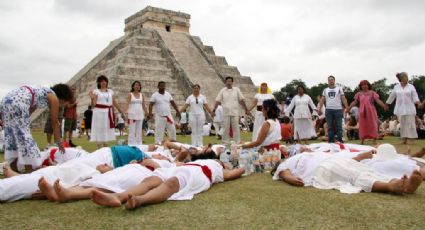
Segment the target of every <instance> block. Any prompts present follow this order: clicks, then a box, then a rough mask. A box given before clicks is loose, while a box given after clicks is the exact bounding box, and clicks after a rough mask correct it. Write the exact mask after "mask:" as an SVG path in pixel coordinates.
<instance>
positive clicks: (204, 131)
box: [202, 124, 211, 136]
mask: <svg viewBox="0 0 425 230" xmlns="http://www.w3.org/2000/svg"><path fill="white" fill-rule="evenodd" d="M210 131H211V126H210V124H205V125H204V126H202V136H209V135H210Z"/></svg>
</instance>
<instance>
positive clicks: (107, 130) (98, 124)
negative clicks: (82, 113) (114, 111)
mask: <svg viewBox="0 0 425 230" xmlns="http://www.w3.org/2000/svg"><path fill="white" fill-rule="evenodd" d="M93 93H94V94H95V95H96V96H97V102H96V103H97V104H101V105H105V106H112V97H113V95H114V92H113V91H112V90H110V89H108V91H107V92H102V91H100V90H99V89H95V90H94V91H93ZM109 113H110V111H109V109H108V108H96V106H95V108H94V109H93V118H92V126H91V138H90V141H92V142H107V141H113V140H115V127H113V128H111V127H110V121H109Z"/></svg>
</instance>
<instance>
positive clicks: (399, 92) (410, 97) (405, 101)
mask: <svg viewBox="0 0 425 230" xmlns="http://www.w3.org/2000/svg"><path fill="white" fill-rule="evenodd" d="M396 98H397V100H396V102H395V107H394V114H395V115H398V116H403V115H416V107H415V103H416V102H419V97H418V93H417V92H416V89H415V87H414V86H413V85H412V84H407V85H406V86H405V87H404V88H403V87H402V86H401V84H397V85H395V86H394V89H393V91H391V94H390V96H389V97H388V100H387V104H391V103H393V101H394V99H396Z"/></svg>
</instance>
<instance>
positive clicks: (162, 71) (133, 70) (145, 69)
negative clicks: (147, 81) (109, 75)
mask: <svg viewBox="0 0 425 230" xmlns="http://www.w3.org/2000/svg"><path fill="white" fill-rule="evenodd" d="M117 68H118V69H117V74H118V75H121V74H128V75H134V76H138V75H139V76H140V75H141V76H153V75H167V76H171V75H172V73H171V70H170V69H167V68H164V67H162V68H161V67H160V68H158V67H151V66H142V65H134V64H124V63H121V64H119V65H118V67H117Z"/></svg>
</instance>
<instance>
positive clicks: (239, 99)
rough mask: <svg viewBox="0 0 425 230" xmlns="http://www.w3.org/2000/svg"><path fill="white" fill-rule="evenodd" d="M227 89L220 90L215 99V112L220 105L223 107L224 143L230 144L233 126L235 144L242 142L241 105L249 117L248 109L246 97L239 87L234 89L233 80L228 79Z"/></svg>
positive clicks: (226, 82)
mask: <svg viewBox="0 0 425 230" xmlns="http://www.w3.org/2000/svg"><path fill="white" fill-rule="evenodd" d="M225 84H226V87H225V88H223V89H222V90H220V92H219V93H218V95H217V98H216V99H215V100H216V102H215V106H214V110H215V109H217V107H218V106H219V105H221V106H223V125H224V133H223V143H225V144H229V139H230V138H229V133H230V126H232V131H233V140H234V142H235V143H239V142H240V130H239V103H240V104H241V105H242V106H243V108H244V109H245V113H246V114H247V115H249V114H250V113H249V110H248V107H247V106H246V104H245V97H244V96H243V95H242V93H241V91H240V89H239V88H237V87H233V78H232V77H226V81H225Z"/></svg>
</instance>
